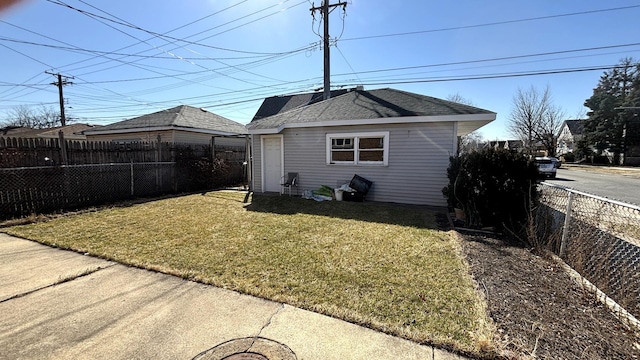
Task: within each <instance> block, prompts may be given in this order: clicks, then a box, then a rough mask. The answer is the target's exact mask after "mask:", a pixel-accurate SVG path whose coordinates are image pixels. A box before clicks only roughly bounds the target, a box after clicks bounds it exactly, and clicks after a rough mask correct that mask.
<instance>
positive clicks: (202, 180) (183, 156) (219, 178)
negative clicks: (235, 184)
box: [175, 147, 230, 191]
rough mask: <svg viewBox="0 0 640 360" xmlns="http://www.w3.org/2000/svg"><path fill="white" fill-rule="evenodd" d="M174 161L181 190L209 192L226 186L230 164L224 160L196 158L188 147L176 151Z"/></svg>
mask: <svg viewBox="0 0 640 360" xmlns="http://www.w3.org/2000/svg"><path fill="white" fill-rule="evenodd" d="M175 159H176V165H177V168H178V171H179V172H180V174H179V176H180V179H181V181H179V182H180V183H183V186H182V189H183V190H185V191H201V190H211V189H216V188H219V187H221V186H224V185H227V183H226V182H227V174H228V173H229V169H230V164H229V162H228V161H226V160H225V159H219V158H215V159H210V158H207V157H203V156H198V155H197V154H196V153H195V152H194V151H193V149H191V148H189V147H182V148H179V149H177V151H176V154H175Z"/></svg>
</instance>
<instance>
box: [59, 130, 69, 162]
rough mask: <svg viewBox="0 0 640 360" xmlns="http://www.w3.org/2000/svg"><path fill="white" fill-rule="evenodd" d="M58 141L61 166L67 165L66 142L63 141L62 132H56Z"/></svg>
mask: <svg viewBox="0 0 640 360" xmlns="http://www.w3.org/2000/svg"><path fill="white" fill-rule="evenodd" d="M58 139H60V158H61V160H62V165H67V164H68V160H67V142H66V141H65V140H64V133H63V132H62V130H60V131H58Z"/></svg>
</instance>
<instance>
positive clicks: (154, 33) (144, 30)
mask: <svg viewBox="0 0 640 360" xmlns="http://www.w3.org/2000/svg"><path fill="white" fill-rule="evenodd" d="M46 1H48V2H50V3H52V4H56V5H60V6H64V7H67V8H69V9H71V10H74V11H77V12H79V13H81V14H83V15H86V16H89V17H93V18H98V19H102V20H105V21H109V22H112V23H115V24H118V25H122V26H125V27H128V28H131V29H135V30H139V31H142V32H145V33H147V34H150V35H153V36H155V37H160V38H166V39H171V40H175V41H176V42H183V43H186V44H191V45H197V46H202V47H206V48H211V49H215V50H220V51H229V52H236V53H241V54H251V55H280V54H281V53H266V52H256V51H247V50H237V49H229V48H223V47H219V46H212V45H207V44H202V43H199V42H195V41H189V40H186V39H181V38H176V37H173V36H169V35H165V34H161V33H157V32H155V31H151V30H146V29H143V28H141V27H139V26H136V25H133V24H130V23H128V22H124V21H118V20H113V19H109V18H107V17H104V16H101V15H98V14H94V13H91V12H89V11H85V10H82V9H78V8H75V7H73V6H71V5H69V4H66V3H64V2H62V1H60V0H46ZM286 1H289V0H286ZM116 30H117V29H116ZM137 40H139V39H137ZM139 41H140V42H144V41H142V40H139Z"/></svg>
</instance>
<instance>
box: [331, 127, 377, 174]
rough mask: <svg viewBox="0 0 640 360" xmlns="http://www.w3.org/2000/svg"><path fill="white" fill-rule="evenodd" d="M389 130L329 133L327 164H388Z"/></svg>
mask: <svg viewBox="0 0 640 360" xmlns="http://www.w3.org/2000/svg"><path fill="white" fill-rule="evenodd" d="M388 155H389V132H388V131H385V132H370V133H366V132H364V133H344V134H327V164H349V165H381V166H386V165H387V163H388Z"/></svg>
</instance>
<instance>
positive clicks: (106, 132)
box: [84, 126, 246, 136]
mask: <svg viewBox="0 0 640 360" xmlns="http://www.w3.org/2000/svg"><path fill="white" fill-rule="evenodd" d="M168 130H180V131H189V132H194V133H200V134H211V135H223V136H234V135H246V134H241V133H234V132H227V131H219V130H209V129H198V128H189V127H182V126H156V127H144V128H130V129H112V130H90V131H85V132H84V134H85V135H87V136H91V135H109V134H129V133H139V132H152V131H168Z"/></svg>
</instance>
